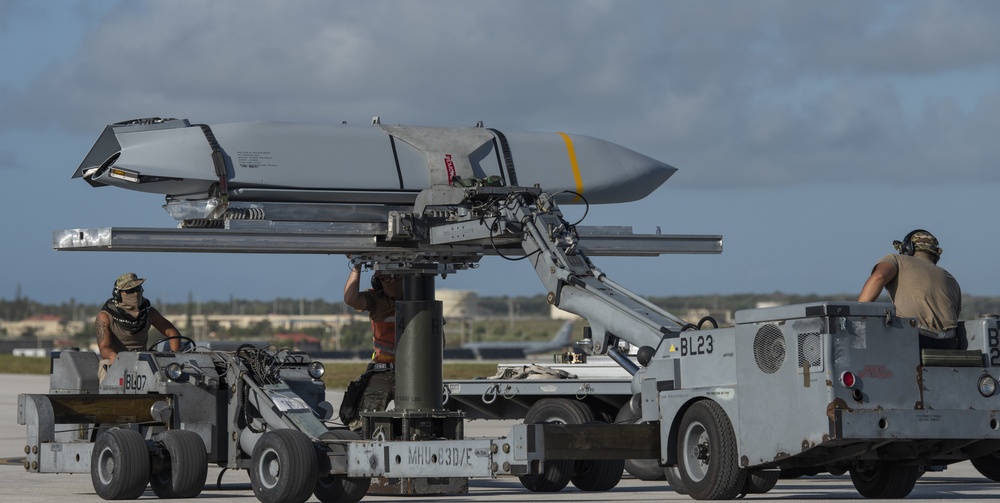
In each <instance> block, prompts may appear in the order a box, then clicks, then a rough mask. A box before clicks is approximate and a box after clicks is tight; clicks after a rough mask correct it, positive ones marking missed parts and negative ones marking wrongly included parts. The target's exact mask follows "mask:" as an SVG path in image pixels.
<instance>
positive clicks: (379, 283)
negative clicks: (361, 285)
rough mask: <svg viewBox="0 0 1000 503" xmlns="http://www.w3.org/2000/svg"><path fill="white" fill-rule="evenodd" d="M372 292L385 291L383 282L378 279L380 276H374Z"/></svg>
mask: <svg viewBox="0 0 1000 503" xmlns="http://www.w3.org/2000/svg"><path fill="white" fill-rule="evenodd" d="M372 290H375V291H376V292H381V291H382V290H383V287H382V280H381V279H380V278H379V277H378V274H372Z"/></svg>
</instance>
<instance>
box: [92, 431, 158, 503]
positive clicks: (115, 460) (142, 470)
mask: <svg viewBox="0 0 1000 503" xmlns="http://www.w3.org/2000/svg"><path fill="white" fill-rule="evenodd" d="M149 472H150V460H149V447H147V446H146V440H145V439H144V438H142V435H140V434H139V432H137V431H135V430H126V429H121V428H112V429H109V430H108V431H105V432H104V433H102V434H100V435H98V437H97V441H96V442H95V443H94V451H93V454H92V455H91V458H90V480H91V481H92V482H93V483H94V491H95V492H96V493H97V495H98V496H100V497H101V498H102V499H106V500H134V499H136V498H138V497H139V496H142V493H143V492H145V491H146V483H147V482H149Z"/></svg>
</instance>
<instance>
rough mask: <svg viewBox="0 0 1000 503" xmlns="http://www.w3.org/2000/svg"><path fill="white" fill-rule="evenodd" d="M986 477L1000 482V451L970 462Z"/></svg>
mask: <svg viewBox="0 0 1000 503" xmlns="http://www.w3.org/2000/svg"><path fill="white" fill-rule="evenodd" d="M969 462H971V463H972V466H974V467H975V468H976V471H978V472H979V473H980V474H982V475H983V476H984V477H986V478H988V479H990V480H995V481H997V482H1000V451H997V452H994V453H992V454H987V455H985V456H979V457H976V458H972V459H970V460H969Z"/></svg>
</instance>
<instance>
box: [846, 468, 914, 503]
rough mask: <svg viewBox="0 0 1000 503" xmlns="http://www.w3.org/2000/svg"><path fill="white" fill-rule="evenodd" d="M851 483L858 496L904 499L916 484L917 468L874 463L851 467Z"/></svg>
mask: <svg viewBox="0 0 1000 503" xmlns="http://www.w3.org/2000/svg"><path fill="white" fill-rule="evenodd" d="M850 472H851V482H853V483H854V488H855V489H857V490H858V494H860V495H862V496H864V497H866V498H873V499H900V498H905V497H906V495H907V494H910V491H912V490H913V486H915V485H916V484H917V479H918V478H920V475H921V472H920V467H919V466H899V465H890V464H886V463H882V462H879V461H875V462H873V463H865V464H863V465H856V466H852V467H851V469H850Z"/></svg>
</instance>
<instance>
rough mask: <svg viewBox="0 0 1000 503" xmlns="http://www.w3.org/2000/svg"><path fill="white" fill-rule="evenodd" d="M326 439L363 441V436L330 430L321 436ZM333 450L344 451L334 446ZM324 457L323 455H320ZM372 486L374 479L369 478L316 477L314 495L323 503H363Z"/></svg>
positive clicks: (328, 475)
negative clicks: (357, 502)
mask: <svg viewBox="0 0 1000 503" xmlns="http://www.w3.org/2000/svg"><path fill="white" fill-rule="evenodd" d="M319 438H320V440H322V439H324V438H334V439H338V440H361V435H358V434H357V433H355V432H353V431H351V430H330V431H328V432H326V433H323V434H322V435H320V436H319ZM331 449H338V450H340V449H342V447H341V446H332V447H331ZM320 455H321V456H322V454H320ZM371 484H372V479H370V478H368V477H346V476H344V475H331V474H324V475H320V476H318V477H316V487H315V488H314V489H313V495H315V496H316V499H318V500H320V501H322V502H323V503H354V502H355V501H361V498H364V497H365V494H368V488H369V487H370V486H371Z"/></svg>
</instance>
